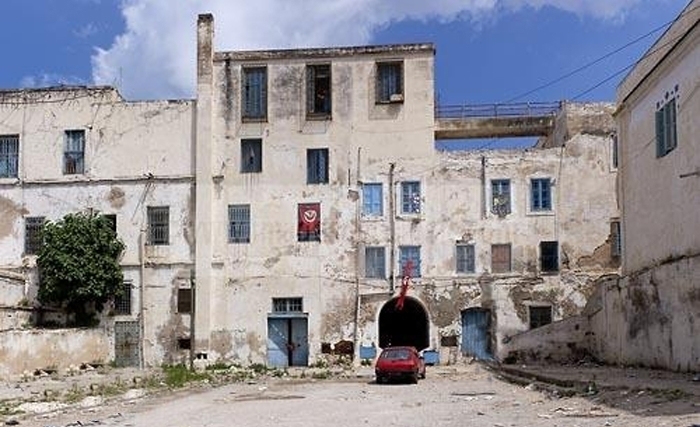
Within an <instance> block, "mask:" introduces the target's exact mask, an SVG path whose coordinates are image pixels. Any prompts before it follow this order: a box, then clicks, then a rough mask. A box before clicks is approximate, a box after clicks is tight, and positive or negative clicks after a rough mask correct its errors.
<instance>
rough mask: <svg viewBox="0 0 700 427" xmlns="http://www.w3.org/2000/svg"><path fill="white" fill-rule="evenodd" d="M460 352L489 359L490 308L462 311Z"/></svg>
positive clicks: (490, 356) (490, 357)
mask: <svg viewBox="0 0 700 427" xmlns="http://www.w3.org/2000/svg"><path fill="white" fill-rule="evenodd" d="M462 354H464V355H467V356H472V357H475V358H477V359H482V360H489V359H492V358H493V356H492V355H491V310H489V309H487V308H470V309H467V310H464V311H462Z"/></svg>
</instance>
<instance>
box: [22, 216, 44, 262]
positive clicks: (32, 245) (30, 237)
mask: <svg viewBox="0 0 700 427" xmlns="http://www.w3.org/2000/svg"><path fill="white" fill-rule="evenodd" d="M44 222H46V218H44V217H43V216H28V217H26V218H25V219H24V254H25V255H36V254H38V253H39V250H40V249H41V228H42V227H43V226H44Z"/></svg>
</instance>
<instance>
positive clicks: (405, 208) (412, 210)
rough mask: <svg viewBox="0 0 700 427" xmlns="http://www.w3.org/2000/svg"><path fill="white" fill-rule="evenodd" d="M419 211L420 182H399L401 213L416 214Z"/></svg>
mask: <svg viewBox="0 0 700 427" xmlns="http://www.w3.org/2000/svg"><path fill="white" fill-rule="evenodd" d="M420 211H421V196H420V182H419V181H406V182H402V183H401V213H403V214H417V213H420Z"/></svg>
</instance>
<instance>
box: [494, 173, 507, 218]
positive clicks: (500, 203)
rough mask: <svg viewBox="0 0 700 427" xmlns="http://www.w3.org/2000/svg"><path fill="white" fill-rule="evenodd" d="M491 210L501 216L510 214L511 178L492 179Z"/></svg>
mask: <svg viewBox="0 0 700 427" xmlns="http://www.w3.org/2000/svg"><path fill="white" fill-rule="evenodd" d="M491 212H493V213H495V214H496V215H498V216H499V217H504V216H506V215H508V214H510V180H509V179H494V180H492V181H491Z"/></svg>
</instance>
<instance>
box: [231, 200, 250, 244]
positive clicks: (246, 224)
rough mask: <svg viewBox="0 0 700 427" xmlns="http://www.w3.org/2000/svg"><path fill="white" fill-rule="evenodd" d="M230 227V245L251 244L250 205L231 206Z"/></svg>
mask: <svg viewBox="0 0 700 427" xmlns="http://www.w3.org/2000/svg"><path fill="white" fill-rule="evenodd" d="M228 225H229V226H228V242H229V243H250V205H229V206H228Z"/></svg>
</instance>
